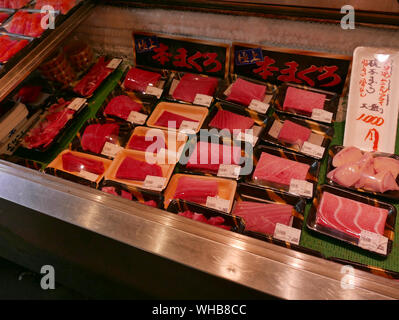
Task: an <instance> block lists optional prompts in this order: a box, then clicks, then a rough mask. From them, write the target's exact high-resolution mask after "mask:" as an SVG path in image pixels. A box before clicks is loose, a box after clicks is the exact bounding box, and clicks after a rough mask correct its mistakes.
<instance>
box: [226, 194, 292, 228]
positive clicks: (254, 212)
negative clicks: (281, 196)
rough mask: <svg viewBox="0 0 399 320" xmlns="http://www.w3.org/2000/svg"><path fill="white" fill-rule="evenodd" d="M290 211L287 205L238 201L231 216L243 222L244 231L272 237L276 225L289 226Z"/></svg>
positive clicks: (289, 206) (290, 207) (290, 208)
mask: <svg viewBox="0 0 399 320" xmlns="http://www.w3.org/2000/svg"><path fill="white" fill-rule="evenodd" d="M292 209H293V207H292V206H291V205H287V204H274V203H272V204H270V203H260V202H252V201H238V202H237V203H236V205H235V207H234V210H233V213H232V214H233V215H236V216H239V217H242V218H243V219H244V220H245V230H248V231H254V232H260V233H265V234H269V235H273V234H274V229H275V228H276V224H277V223H281V224H284V225H287V226H288V225H289V224H290V221H291V216H292Z"/></svg>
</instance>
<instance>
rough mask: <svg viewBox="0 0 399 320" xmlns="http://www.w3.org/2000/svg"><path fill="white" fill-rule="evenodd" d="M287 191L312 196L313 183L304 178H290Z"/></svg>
mask: <svg viewBox="0 0 399 320" xmlns="http://www.w3.org/2000/svg"><path fill="white" fill-rule="evenodd" d="M289 193H292V194H296V195H298V196H304V197H309V198H312V197H313V184H312V183H310V182H308V181H306V180H298V179H291V182H290V189H289Z"/></svg>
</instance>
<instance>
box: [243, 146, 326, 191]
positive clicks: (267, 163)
mask: <svg viewBox="0 0 399 320" xmlns="http://www.w3.org/2000/svg"><path fill="white" fill-rule="evenodd" d="M254 167H255V169H254V171H253V174H252V176H248V177H247V182H248V183H251V184H256V185H258V186H261V187H266V188H271V189H274V190H280V191H285V192H288V193H291V194H295V195H299V196H302V197H305V198H312V197H313V193H314V191H315V189H316V186H317V181H318V175H319V170H320V163H319V161H317V160H315V159H311V158H308V157H305V156H303V155H300V154H296V153H294V152H290V151H285V150H283V149H280V148H274V147H267V146H258V147H256V148H255V150H254Z"/></svg>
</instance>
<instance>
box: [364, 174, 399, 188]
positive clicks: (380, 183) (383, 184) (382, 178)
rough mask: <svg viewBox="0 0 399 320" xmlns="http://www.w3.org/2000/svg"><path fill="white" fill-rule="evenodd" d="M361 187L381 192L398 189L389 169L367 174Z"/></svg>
mask: <svg viewBox="0 0 399 320" xmlns="http://www.w3.org/2000/svg"><path fill="white" fill-rule="evenodd" d="M362 187H363V188H364V189H366V190H370V191H376V192H382V193H383V192H385V191H388V190H399V186H398V184H397V183H396V180H395V178H394V177H393V175H392V173H391V172H390V171H380V172H379V173H377V174H376V175H372V176H367V177H366V178H365V179H364V181H363V183H362Z"/></svg>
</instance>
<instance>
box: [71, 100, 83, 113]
mask: <svg viewBox="0 0 399 320" xmlns="http://www.w3.org/2000/svg"><path fill="white" fill-rule="evenodd" d="M86 101H87V99H85V98H75V99H73V100H72V102H71V103H70V104H69V105H68V109H72V110H75V111H76V112H77V111H79V110H80V108H82V106H83V105H84V104H85V103H86Z"/></svg>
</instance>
